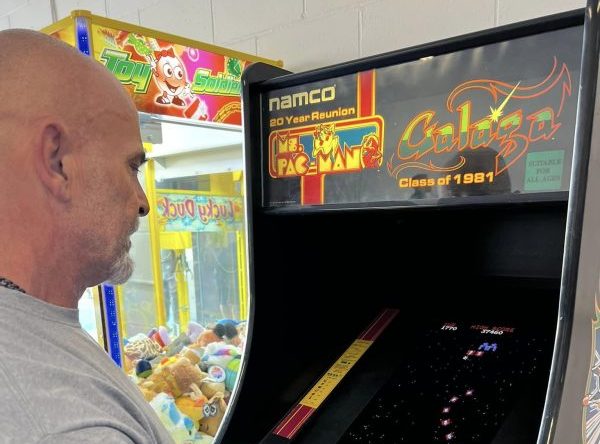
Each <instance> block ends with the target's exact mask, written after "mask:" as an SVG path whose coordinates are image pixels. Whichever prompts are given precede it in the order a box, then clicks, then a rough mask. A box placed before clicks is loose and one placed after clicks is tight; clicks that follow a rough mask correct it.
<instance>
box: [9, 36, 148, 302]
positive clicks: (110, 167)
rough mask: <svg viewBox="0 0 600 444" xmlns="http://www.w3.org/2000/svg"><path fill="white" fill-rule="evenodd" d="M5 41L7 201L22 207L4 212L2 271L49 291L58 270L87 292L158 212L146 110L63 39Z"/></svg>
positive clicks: (69, 288) (65, 281)
mask: <svg viewBox="0 0 600 444" xmlns="http://www.w3.org/2000/svg"><path fill="white" fill-rule="evenodd" d="M0 47H1V48H2V54H1V55H0V72H1V73H2V83H1V84H0V137H1V139H0V140H1V141H2V143H0V189H1V190H2V193H0V206H1V207H3V208H13V209H14V211H6V212H0V245H3V247H4V250H5V253H7V254H5V255H4V256H0V275H1V273H4V274H5V275H9V276H11V277H19V276H20V277H21V279H19V282H20V283H21V284H22V285H21V286H22V287H24V288H26V289H29V290H30V291H34V294H35V291H36V289H37V294H38V295H40V296H41V295H43V294H44V293H45V292H46V291H47V290H48V289H47V288H45V286H46V285H48V282H51V281H54V280H55V279H57V278H56V277H55V276H54V274H53V273H55V274H58V275H61V278H60V280H59V281H58V282H59V285H62V286H64V287H65V291H66V292H67V294H69V298H71V297H73V295H76V296H77V297H79V295H80V294H81V291H83V289H84V288H85V287H86V286H90V285H95V284H97V283H99V282H101V281H102V280H104V279H107V278H111V276H115V275H119V274H118V273H116V274H115V273H113V272H112V271H111V270H113V269H114V268H115V264H118V263H120V262H122V263H126V262H127V260H126V259H127V257H128V256H127V252H128V249H129V246H130V245H131V244H130V242H129V240H128V239H129V236H130V235H131V233H132V231H133V230H134V228H135V225H136V223H137V219H138V218H139V217H140V216H144V215H145V214H146V213H147V212H148V202H147V199H146V196H145V194H144V192H143V190H142V189H141V187H140V184H139V182H138V180H137V170H138V169H139V167H140V164H141V162H142V159H143V157H144V154H143V150H142V146H141V140H140V134H139V127H138V121H137V112H136V109H135V106H134V104H133V101H132V100H131V98H130V97H129V95H128V94H127V92H126V91H125V89H124V88H123V86H122V85H121V84H120V83H119V82H118V81H117V79H116V78H115V77H114V76H113V75H112V74H111V73H110V72H109V71H108V70H107V69H106V68H105V67H104V66H102V65H101V64H100V63H98V62H96V61H95V60H93V59H92V58H91V57H87V56H85V55H83V54H81V53H80V52H79V51H77V50H76V49H74V48H72V47H70V46H68V45H66V44H65V43H63V42H61V41H59V40H57V39H55V38H53V37H50V36H47V35H44V34H42V33H39V32H35V31H28V30H7V31H1V32H0ZM107 214H108V215H110V216H108V217H105V218H104V219H101V218H100V216H102V215H107ZM3 258H4V259H6V260H4V259H3ZM123 260H125V262H123ZM119 261H120V262H119ZM19 264H20V265H19ZM36 264H37V266H35V265H36ZM50 264H51V265H50ZM34 266H35V269H36V270H37V271H38V273H39V270H40V268H44V269H45V270H47V274H46V276H43V275H39V274H36V273H30V271H31V269H32V267H34ZM52 267H56V270H54V271H53V270H52ZM117 268H119V267H117ZM121 268H123V267H121ZM66 269H68V270H69V272H68V273H67V274H65V273H66V272H65V270H66ZM126 271H127V270H126ZM126 274H127V273H120V275H121V276H124V275H126ZM38 281H39V282H38ZM78 292H79V293H78ZM47 300H49V299H47ZM54 303H58V304H59V305H64V306H70V305H71V304H72V299H68V301H66V302H65V301H57V300H54Z"/></svg>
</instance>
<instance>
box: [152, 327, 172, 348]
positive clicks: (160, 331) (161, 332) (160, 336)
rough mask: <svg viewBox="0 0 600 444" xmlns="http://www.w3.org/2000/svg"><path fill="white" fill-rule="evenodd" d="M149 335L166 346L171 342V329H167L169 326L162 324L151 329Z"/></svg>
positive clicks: (162, 345)
mask: <svg viewBox="0 0 600 444" xmlns="http://www.w3.org/2000/svg"><path fill="white" fill-rule="evenodd" d="M148 337H149V338H150V339H153V340H154V341H156V343H157V344H158V345H160V346H161V347H165V346H167V345H169V344H170V343H171V337H170V336H169V331H168V330H167V327H163V326H162V325H161V326H160V327H158V328H153V329H152V330H150V331H149V332H148Z"/></svg>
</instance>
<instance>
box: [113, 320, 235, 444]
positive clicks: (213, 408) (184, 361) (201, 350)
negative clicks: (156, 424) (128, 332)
mask: <svg viewBox="0 0 600 444" xmlns="http://www.w3.org/2000/svg"><path fill="white" fill-rule="evenodd" d="M244 343H245V322H237V321H233V320H229V319H226V320H222V321H218V322H217V323H216V324H214V325H212V326H210V327H207V328H205V327H203V326H201V325H199V324H197V323H195V322H190V324H189V326H188V331H187V332H186V333H182V334H181V335H179V336H177V337H175V338H171V337H170V335H169V333H168V331H167V329H166V328H165V327H158V328H155V329H152V330H151V331H150V332H148V334H138V335H135V336H132V337H131V338H129V339H128V340H127V341H126V343H125V347H124V355H125V357H126V365H125V369H126V370H127V371H128V373H129V375H130V376H131V377H132V379H133V380H134V381H135V382H136V384H137V386H138V387H139V388H140V390H141V391H142V394H143V395H144V397H145V398H146V400H147V401H149V402H150V405H151V406H152V408H153V409H154V410H155V411H156V413H157V414H158V416H159V418H160V419H161V421H162V422H163V424H164V425H165V427H166V428H167V430H168V431H169V432H170V433H171V436H173V439H174V440H175V442H176V443H182V444H183V443H185V444H193V443H202V444H205V443H206V444H208V443H212V441H213V438H214V436H215V435H216V433H217V430H218V429H219V426H220V425H221V421H222V419H223V417H224V416H225V411H226V409H227V402H228V400H229V397H230V395H231V392H232V391H233V388H234V386H235V382H236V379H237V375H238V371H239V365H240V359H241V355H242V351H243V347H244Z"/></svg>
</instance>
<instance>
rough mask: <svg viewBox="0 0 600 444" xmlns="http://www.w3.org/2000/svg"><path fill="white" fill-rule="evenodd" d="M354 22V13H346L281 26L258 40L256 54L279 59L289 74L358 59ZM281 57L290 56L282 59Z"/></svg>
mask: <svg viewBox="0 0 600 444" xmlns="http://www.w3.org/2000/svg"><path fill="white" fill-rule="evenodd" d="M358 20H359V15H358V10H356V9H348V10H342V11H337V12H335V13H331V14H330V15H327V16H322V17H320V18H318V19H314V20H302V21H298V22H295V23H292V24H290V25H285V26H281V27H279V28H278V29H276V30H274V31H272V32H271V33H269V34H265V35H263V36H262V37H258V54H259V55H261V56H263V57H268V58H274V59H278V58H281V59H282V60H283V61H284V63H285V67H286V68H287V69H289V70H291V71H302V70H304V69H306V68H307V67H308V68H314V67H319V66H326V65H332V64H334V63H338V62H343V61H346V60H352V59H355V58H357V57H358V56H359V51H358V36H359V32H358ZM281 54H288V55H291V54H294V56H293V57H292V58H290V57H287V58H285V57H282V56H281Z"/></svg>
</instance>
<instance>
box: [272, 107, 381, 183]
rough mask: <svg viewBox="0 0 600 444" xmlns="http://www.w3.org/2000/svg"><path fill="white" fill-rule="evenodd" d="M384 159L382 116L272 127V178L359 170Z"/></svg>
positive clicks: (375, 165) (378, 165)
mask: <svg viewBox="0 0 600 444" xmlns="http://www.w3.org/2000/svg"><path fill="white" fill-rule="evenodd" d="M382 163H383V119H382V118H381V117H379V116H370V117H365V118H358V119H351V120H341V121H336V122H330V123H319V124H316V125H310V126H304V127H300V128H293V129H285V130H278V131H273V132H272V133H271V134H270V136H269V174H270V175H271V177H273V178H285V177H304V176H317V175H325V174H342V173H354V172H359V171H361V170H363V169H366V168H375V169H376V168H379V167H380V166H381V165H382Z"/></svg>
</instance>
